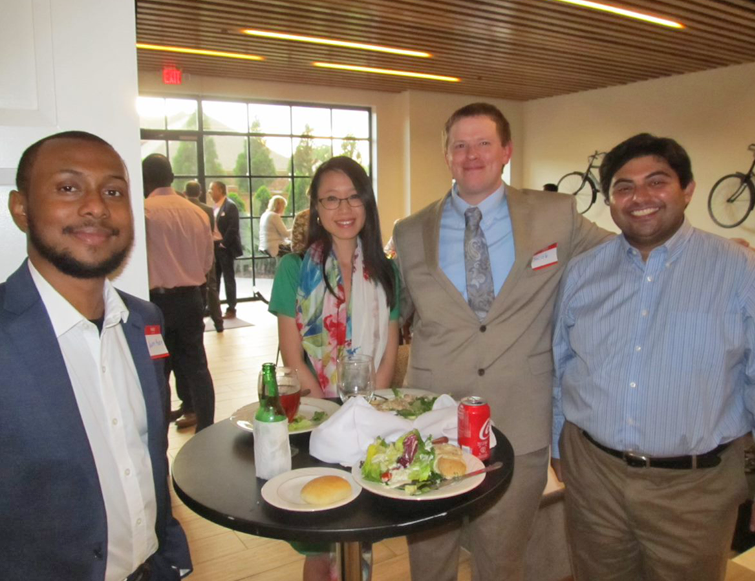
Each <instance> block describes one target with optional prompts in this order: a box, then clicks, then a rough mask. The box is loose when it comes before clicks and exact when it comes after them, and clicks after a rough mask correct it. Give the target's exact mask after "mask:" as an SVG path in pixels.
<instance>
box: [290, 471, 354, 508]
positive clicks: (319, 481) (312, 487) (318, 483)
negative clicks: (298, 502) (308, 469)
mask: <svg viewBox="0 0 755 581" xmlns="http://www.w3.org/2000/svg"><path fill="white" fill-rule="evenodd" d="M350 495H351V485H350V484H349V483H348V481H347V480H346V479H345V478H341V477H340V476H319V477H318V478H313V479H312V480H310V481H309V482H307V483H306V484H305V485H304V487H303V488H302V489H301V498H302V500H303V501H304V502H306V503H307V504H316V505H324V504H333V503H334V502H338V501H339V500H343V499H344V498H348V497H349V496H350Z"/></svg>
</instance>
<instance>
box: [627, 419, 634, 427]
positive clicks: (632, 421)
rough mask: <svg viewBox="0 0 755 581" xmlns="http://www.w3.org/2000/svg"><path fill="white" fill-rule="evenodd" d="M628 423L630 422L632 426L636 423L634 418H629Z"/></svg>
mask: <svg viewBox="0 0 755 581" xmlns="http://www.w3.org/2000/svg"><path fill="white" fill-rule="evenodd" d="M627 423H628V424H629V425H630V426H633V425H634V420H633V419H632V418H629V419H628V420H627Z"/></svg>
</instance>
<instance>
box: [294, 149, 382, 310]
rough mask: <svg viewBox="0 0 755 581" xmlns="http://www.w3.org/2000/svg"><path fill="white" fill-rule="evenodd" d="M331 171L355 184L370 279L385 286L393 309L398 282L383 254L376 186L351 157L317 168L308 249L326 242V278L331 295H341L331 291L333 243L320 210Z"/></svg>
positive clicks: (314, 178) (329, 161) (324, 277)
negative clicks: (324, 181) (323, 187)
mask: <svg viewBox="0 0 755 581" xmlns="http://www.w3.org/2000/svg"><path fill="white" fill-rule="evenodd" d="M330 171H338V172H341V173H343V174H345V175H346V177H348V178H349V179H350V180H351V183H352V184H354V189H356V191H357V195H358V196H359V198H360V199H361V200H362V203H363V204H364V227H363V228H362V231H361V232H360V233H359V239H360V240H361V241H362V252H363V254H364V268H365V271H366V272H367V276H369V278H370V280H372V281H375V282H377V283H380V284H381V285H382V286H383V289H384V290H385V295H386V298H387V300H388V305H389V306H390V308H391V309H393V308H394V307H395V306H396V292H395V285H396V281H395V279H394V274H393V266H391V261H390V260H389V259H388V257H386V255H385V253H384V252H383V241H382V236H381V234H380V220H379V219H378V209H377V204H376V203H375V194H374V192H373V191H372V183H371V182H370V177H369V176H368V175H367V172H365V171H364V168H363V167H362V166H361V165H359V164H358V163H357V162H356V161H354V160H353V159H351V158H350V157H346V156H343V155H340V156H338V157H332V158H330V159H329V160H328V161H326V162H325V163H323V164H321V165H320V167H318V168H317V171H316V172H315V175H314V176H313V177H312V184H311V185H310V186H309V238H308V240H307V247H310V246H312V244H314V243H315V242H321V243H322V250H323V251H322V273H323V279H324V280H325V284H326V285H327V287H328V290H329V291H330V293H331V294H332V295H333V296H338V295H337V294H336V293H335V291H334V290H333V289H332V288H331V286H330V283H328V279H327V277H326V276H325V261H326V260H327V258H328V256H329V255H330V251H331V249H332V248H333V241H332V239H331V237H330V234H329V233H328V231H327V230H325V228H323V226H322V224H321V223H320V221H319V217H320V214H319V209H320V208H319V207H318V205H317V200H318V191H319V188H320V182H321V181H322V177H323V176H324V175H325V174H326V173H328V172H330Z"/></svg>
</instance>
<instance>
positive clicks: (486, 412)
mask: <svg viewBox="0 0 755 581" xmlns="http://www.w3.org/2000/svg"><path fill="white" fill-rule="evenodd" d="M458 418H459V446H460V447H461V449H462V450H464V451H465V452H468V453H469V454H472V455H473V456H477V457H478V458H479V459H480V460H487V459H488V458H490V406H489V405H488V404H487V402H486V401H485V400H484V399H482V398H481V397H478V396H476V395H472V396H469V397H465V398H464V399H462V400H461V403H460V404H459V411H458Z"/></svg>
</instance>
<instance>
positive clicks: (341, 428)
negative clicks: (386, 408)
mask: <svg viewBox="0 0 755 581" xmlns="http://www.w3.org/2000/svg"><path fill="white" fill-rule="evenodd" d="M457 408H458V404H457V403H456V402H455V401H454V399H453V398H452V397H451V396H450V395H441V396H440V397H438V399H436V400H435V403H434V404H433V409H432V411H430V412H427V413H424V414H422V415H421V416H419V417H418V418H417V419H415V420H414V421H412V420H407V419H405V418H402V417H400V416H397V415H396V414H394V413H392V412H381V411H378V410H376V409H375V408H373V407H372V406H371V405H370V404H369V403H368V402H367V401H366V400H365V399H364V398H363V397H361V396H358V397H352V398H350V399H349V400H347V401H346V403H345V404H344V405H343V406H341V408H340V409H339V410H338V411H337V412H335V413H334V414H333V415H332V416H330V418H328V419H327V420H326V421H325V422H323V423H322V424H320V425H319V426H318V427H316V428H315V429H314V430H313V431H312V435H311V436H310V439H309V453H310V455H312V456H314V457H315V458H317V459H318V460H322V461H323V462H328V463H330V464H341V465H343V466H353V465H354V464H356V463H357V462H359V461H360V460H362V459H363V458H364V457H365V456H366V455H367V448H368V447H369V446H370V444H372V443H373V442H374V441H375V439H376V438H377V437H378V436H380V437H381V438H383V439H384V440H386V441H388V442H393V441H395V440H397V439H398V438H399V437H400V436H402V435H403V434H405V433H406V432H408V431H410V430H412V429H415V428H416V429H418V430H419V432H420V434H422V437H423V438H427V437H429V436H432V437H433V438H440V437H441V436H446V437H447V438H448V439H449V441H450V442H451V443H452V444H457V416H456V410H457ZM493 446H495V437H494V436H493V434H492V432H491V434H490V447H491V448H492V447H493Z"/></svg>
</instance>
